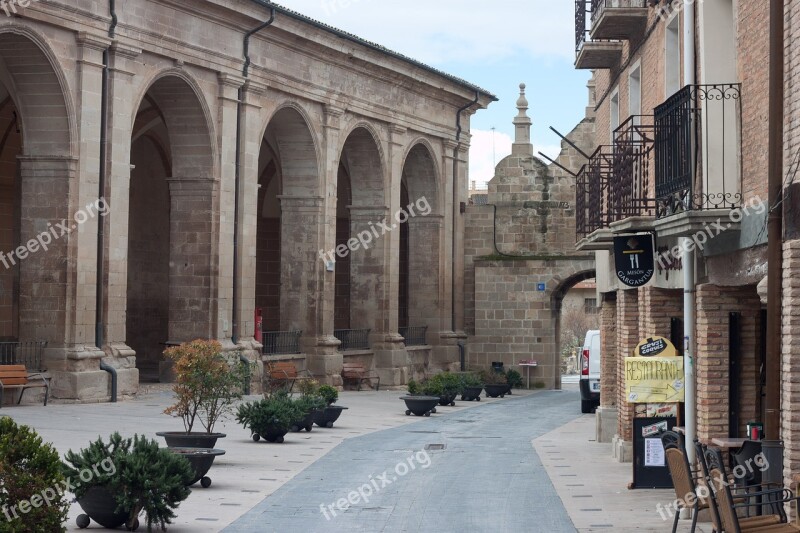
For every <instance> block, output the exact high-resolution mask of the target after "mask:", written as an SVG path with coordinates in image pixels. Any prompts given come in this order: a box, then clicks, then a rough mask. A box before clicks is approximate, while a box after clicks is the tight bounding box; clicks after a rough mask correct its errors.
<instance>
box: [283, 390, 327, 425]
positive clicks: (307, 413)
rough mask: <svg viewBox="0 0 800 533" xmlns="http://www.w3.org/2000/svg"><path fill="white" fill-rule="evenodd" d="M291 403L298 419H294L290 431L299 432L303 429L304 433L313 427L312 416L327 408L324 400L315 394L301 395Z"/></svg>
mask: <svg viewBox="0 0 800 533" xmlns="http://www.w3.org/2000/svg"><path fill="white" fill-rule="evenodd" d="M293 401H294V405H295V407H296V408H297V413H298V416H299V417H300V418H296V419H295V420H294V421H293V422H292V426H291V430H292V431H300V430H301V429H305V430H306V431H311V428H312V427H313V426H314V414H315V413H317V412H318V411H321V410H323V409H325V407H327V405H326V404H325V400H323V399H322V397H321V396H318V395H316V394H308V395H302V396H300V397H299V398H297V399H296V400H293Z"/></svg>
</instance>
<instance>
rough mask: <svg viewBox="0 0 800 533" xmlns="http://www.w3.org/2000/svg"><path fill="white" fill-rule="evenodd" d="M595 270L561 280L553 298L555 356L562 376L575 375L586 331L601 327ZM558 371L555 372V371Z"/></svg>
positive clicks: (577, 370)
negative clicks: (557, 357)
mask: <svg viewBox="0 0 800 533" xmlns="http://www.w3.org/2000/svg"><path fill="white" fill-rule="evenodd" d="M595 275H596V273H595V271H594V270H586V271H582V272H578V273H576V274H574V275H572V276H570V277H569V278H567V279H566V280H564V281H562V282H561V284H560V285H559V286H558V288H557V289H556V290H555V291H554V292H553V296H552V312H553V322H554V324H555V332H556V337H555V341H556V348H557V351H556V353H557V354H558V356H559V361H560V366H561V368H560V371H561V374H567V375H572V374H577V373H578V372H579V370H580V368H579V365H580V358H579V357H578V353H577V351H578V350H579V349H580V348H581V347H582V346H583V340H584V337H585V335H586V332H587V331H589V330H594V329H599V328H600V316H599V313H598V301H597V285H596V283H595ZM557 371H558V369H557Z"/></svg>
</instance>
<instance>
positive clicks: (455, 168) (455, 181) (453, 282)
mask: <svg viewBox="0 0 800 533" xmlns="http://www.w3.org/2000/svg"><path fill="white" fill-rule="evenodd" d="M479 100H480V94H479V93H478V91H475V99H474V100H473V101H471V102H470V103H468V104H467V105H465V106H463V107H460V108H458V111H457V112H456V146H455V148H453V242H452V245H453V246H452V251H451V253H452V257H451V265H452V267H453V268H452V272H451V273H450V316H451V329H452V331H453V333H455V331H456V272H455V267H456V236H457V233H456V227H457V226H458V224H457V220H458V216H457V215H458V214H459V211H460V210H461V206H460V204H459V202H458V152H459V150H460V149H461V132H462V131H463V128H462V127H461V113H463V112H464V111H466V110H467V109H469V108H470V107H472V106H474V105H475V104H477V103H478V101H479Z"/></svg>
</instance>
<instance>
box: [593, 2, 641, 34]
mask: <svg viewBox="0 0 800 533" xmlns="http://www.w3.org/2000/svg"><path fill="white" fill-rule="evenodd" d="M647 11H648V10H647V0H591V14H592V28H591V30H590V33H589V35H590V37H591V39H592V40H593V41H594V40H602V39H617V40H628V39H631V38H632V37H635V36H637V35H641V34H642V33H643V32H644V30H645V28H646V26H647V14H648V12H647Z"/></svg>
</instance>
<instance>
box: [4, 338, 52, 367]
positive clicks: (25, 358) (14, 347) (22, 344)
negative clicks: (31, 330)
mask: <svg viewBox="0 0 800 533" xmlns="http://www.w3.org/2000/svg"><path fill="white" fill-rule="evenodd" d="M46 346H47V341H3V342H0V365H25V368H26V369H27V370H28V372H44V371H45V370H47V369H46V368H45V365H44V349H45V347H46Z"/></svg>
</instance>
